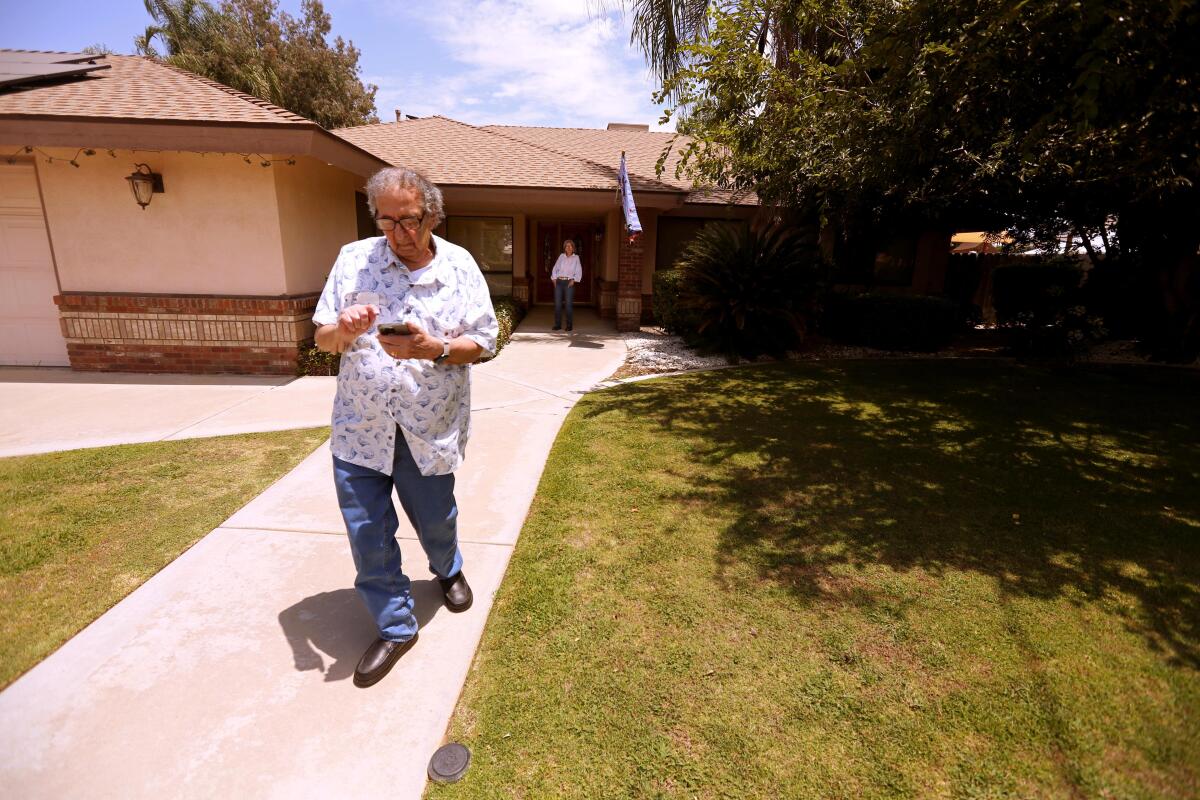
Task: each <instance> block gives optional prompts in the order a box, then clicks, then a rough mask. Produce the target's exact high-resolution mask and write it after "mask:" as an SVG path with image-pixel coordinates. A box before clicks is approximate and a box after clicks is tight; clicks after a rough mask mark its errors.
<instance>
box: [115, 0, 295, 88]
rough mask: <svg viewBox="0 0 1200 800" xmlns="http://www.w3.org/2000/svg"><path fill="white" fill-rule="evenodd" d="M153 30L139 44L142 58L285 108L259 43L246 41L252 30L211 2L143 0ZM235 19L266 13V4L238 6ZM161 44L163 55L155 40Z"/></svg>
mask: <svg viewBox="0 0 1200 800" xmlns="http://www.w3.org/2000/svg"><path fill="white" fill-rule="evenodd" d="M144 3H145V6H146V13H148V14H149V15H150V18H151V19H153V20H154V24H152V25H149V26H147V27H146V32H145V33H143V34H142V35H141V36H138V37H137V38H136V39H134V43H133V44H134V47H135V48H136V49H137V52H138V53H141V54H142V55H146V56H149V57H151V58H154V59H158V60H161V61H164V62H166V63H167V64H170V65H171V66H174V67H178V68H180V69H184V70H187V71H188V72H194V73H196V74H197V75H204V76H206V77H208V78H211V79H213V80H215V81H217V82H219V83H223V84H225V85H227V86H232V87H233V88H234V89H237V90H238V91H241V92H245V93H246V94H250V95H254V96H255V97H261V98H263V99H264V100H268V101H270V102H272V103H274V104H275V105H278V106H284V99H283V97H282V92H281V91H280V82H279V79H278V76H276V74H275V72H274V70H272V68H271V67H270V65H268V64H267V63H266V62H265V61H264V60H263V59H262V58H261V57H259V53H258V52H256V51H257V50H258V48H257V46H256V42H254V41H253V40H252V39H249V40H248V39H247V36H248V34H247V33H246V31H247V30H250V28H249V27H248V26H242V27H241V28H240V29H239V26H237V25H236V24H232V23H234V20H233V18H232V17H230V16H228V15H227V14H222V13H220V12H218V11H217V10H216V9H214V8H213V7H212V6H211V5H210V4H209V3H208V2H206V0H144ZM233 5H234V7H233V8H232V9H231V12H232V13H236V14H240V15H242V16H246V15H249V14H253V13H255V12H256V11H257V12H261V11H262V7H261V4H254V3H247V4H237V3H235V4H233ZM155 39H160V40H161V41H162V43H163V45H164V46H165V52H164V53H162V54H160V53H159V52H158V50H157V49H156V48H155V46H154V40H155Z"/></svg>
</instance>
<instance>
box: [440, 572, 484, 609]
mask: <svg viewBox="0 0 1200 800" xmlns="http://www.w3.org/2000/svg"><path fill="white" fill-rule="evenodd" d="M438 583H440V584H441V585H442V597H444V598H445V599H446V608H448V609H450V610H451V611H454V612H459V611H466V610H467V609H468V608H470V607H471V602H472V601H473V600H474V599H475V596H474V595H473V594H471V587H470V586H468V585H467V576H466V575H463V574H462V570H459V571H458V574H457V575H455V576H454V577H453V578H438Z"/></svg>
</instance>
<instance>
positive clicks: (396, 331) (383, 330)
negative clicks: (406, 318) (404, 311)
mask: <svg viewBox="0 0 1200 800" xmlns="http://www.w3.org/2000/svg"><path fill="white" fill-rule="evenodd" d="M410 333H412V331H410V330H409V329H408V323H407V322H381V323H379V335H380V336H408V335H409V334H410Z"/></svg>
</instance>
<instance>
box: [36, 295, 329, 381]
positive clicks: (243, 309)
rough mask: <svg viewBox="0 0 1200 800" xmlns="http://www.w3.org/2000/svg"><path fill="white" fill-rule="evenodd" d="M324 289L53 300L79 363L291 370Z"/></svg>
mask: <svg viewBox="0 0 1200 800" xmlns="http://www.w3.org/2000/svg"><path fill="white" fill-rule="evenodd" d="M319 297H320V295H319V294H317V293H312V294H304V295H293V296H277V297H247V296H219V295H183V294H180V295H166V294H133V293H101V292H64V293H62V294H61V295H58V296H56V297H55V298H54V302H55V303H56V304H57V305H58V310H59V318H60V324H61V326H62V331H63V337H64V338H65V339H66V343H67V354H68V357H69V358H70V361H71V366H72V367H73V368H74V369H79V370H90V371H117V372H183V373H235V374H255V375H264V374H265V375H291V374H295V371H296V365H297V357H298V352H299V347H300V345H301V344H303V343H305V342H307V341H309V340H311V339H312V336H313V324H312V313H313V310H314V309H315V308H316V305H317V300H318V299H319Z"/></svg>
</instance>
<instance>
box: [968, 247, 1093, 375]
mask: <svg viewBox="0 0 1200 800" xmlns="http://www.w3.org/2000/svg"><path fill="white" fill-rule="evenodd" d="M1083 276H1084V272H1083V269H1082V268H1081V267H1080V265H1079V263H1078V262H1077V261H1074V260H1072V259H1066V258H1049V259H1044V260H1037V261H1034V262H1033V263H1029V264H1005V265H1003V266H1000V267H997V268H996V269H995V270H994V271H993V272H992V303H993V305H994V306H995V308H996V321H997V322H999V323H1000V324H1001V325H1004V326H1006V327H1009V328H1012V329H1013V338H1012V347H1013V351H1014V352H1015V353H1017V354H1018V355H1032V356H1048V357H1052V358H1066V359H1068V360H1074V359H1075V358H1076V357H1077V356H1079V355H1081V354H1082V353H1084V352H1086V351H1087V350H1088V349H1089V348H1090V347H1091V346H1092V345H1093V344H1095V343H1096V342H1098V341H1100V340H1101V339H1103V338H1104V337H1105V336H1106V335H1107V331H1106V330H1105V326H1104V319H1103V318H1102V317H1101V316H1100V315H1099V314H1096V313H1094V312H1093V311H1090V310H1089V309H1088V304H1087V301H1088V298H1087V295H1088V292H1087V291H1086V290H1085V289H1084V288H1083V286H1082V285H1081V284H1082V283H1083ZM1092 294H1095V292H1094V291H1093V292H1092Z"/></svg>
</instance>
